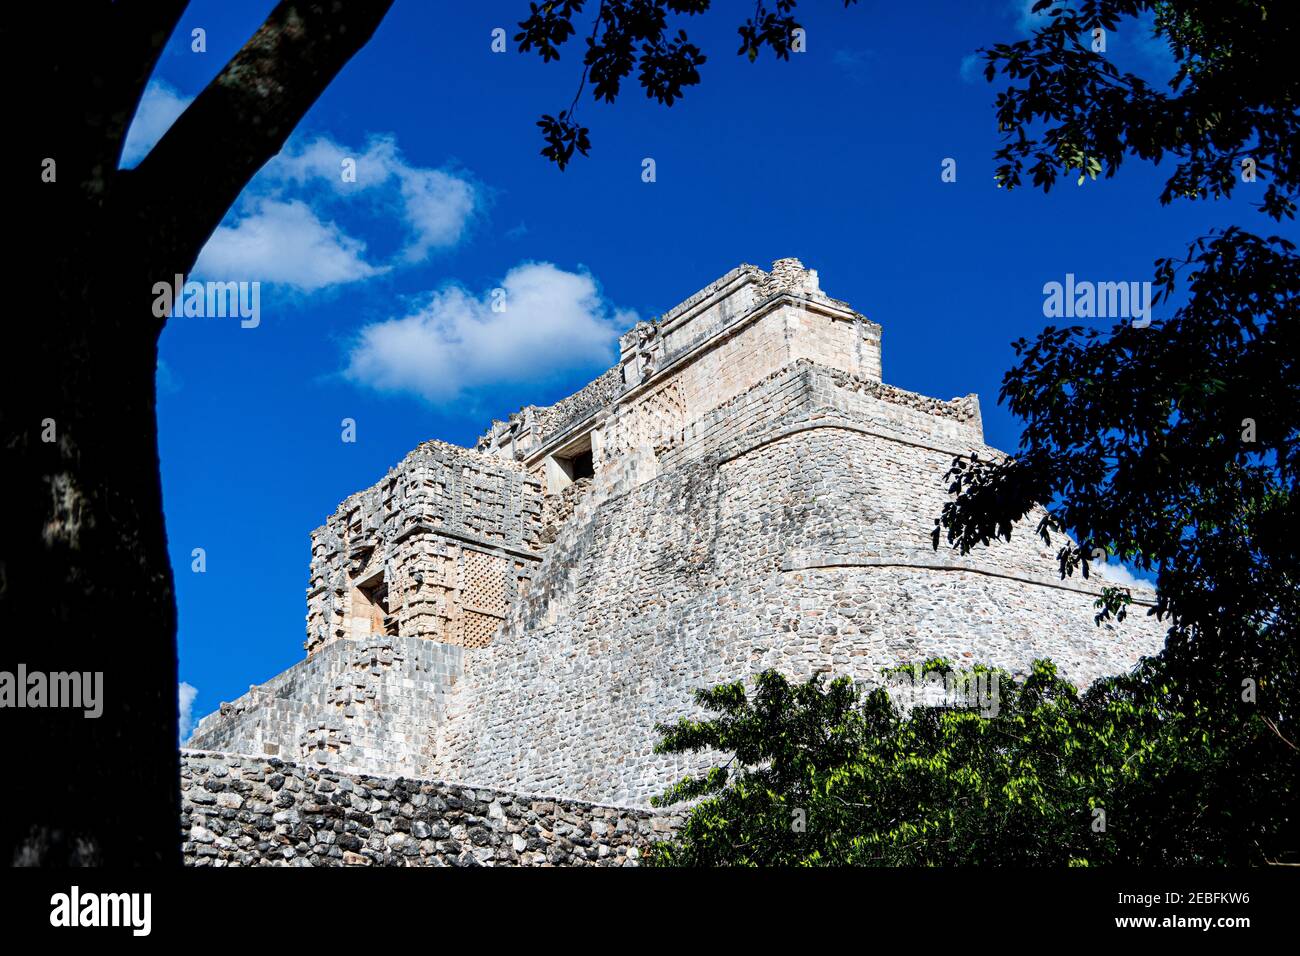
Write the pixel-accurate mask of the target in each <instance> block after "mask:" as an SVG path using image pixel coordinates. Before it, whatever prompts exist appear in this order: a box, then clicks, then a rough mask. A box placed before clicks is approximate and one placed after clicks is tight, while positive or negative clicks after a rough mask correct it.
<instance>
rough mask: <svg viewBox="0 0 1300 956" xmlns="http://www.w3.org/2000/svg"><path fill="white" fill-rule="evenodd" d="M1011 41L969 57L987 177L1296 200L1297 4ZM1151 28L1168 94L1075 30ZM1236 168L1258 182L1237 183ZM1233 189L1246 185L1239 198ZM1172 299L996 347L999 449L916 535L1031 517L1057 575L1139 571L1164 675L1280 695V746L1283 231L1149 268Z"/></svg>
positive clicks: (1073, 17)
mask: <svg viewBox="0 0 1300 956" xmlns="http://www.w3.org/2000/svg"><path fill="white" fill-rule="evenodd" d="M1034 9H1035V10H1036V11H1038V12H1040V13H1046V14H1047V15H1048V17H1047V22H1046V24H1045V25H1044V26H1042V27H1041V28H1039V29H1037V30H1036V31H1035V32H1034V35H1033V36H1032V37H1030V38H1029V39H1026V40H1022V41H1019V42H1016V43H1011V44H997V45H995V46H993V47H992V48H991V49H989V50H988V51H986V57H987V60H988V66H987V69H986V76H987V77H988V78H989V79H990V80H992V79H994V78H995V77H996V76H997V75H998V74H999V72H1000V73H1001V75H1002V77H1003V78H1004V79H1005V80H1006V81H1007V82H1008V86H1007V87H1006V88H1005V89H1003V90H1002V91H1001V92H1000V93H999V94H998V96H997V101H996V115H997V120H998V124H999V128H1000V129H1001V130H1003V132H1004V133H1005V140H1006V142H1005V144H1004V146H1003V147H1002V148H1001V149H1000V150H999V151H998V154H997V158H998V159H999V160H1000V161H1001V162H1000V165H999V167H998V172H997V178H998V181H999V183H1000V184H1001V185H1003V186H1006V187H1007V188H1014V187H1016V186H1019V185H1020V184H1021V176H1022V173H1023V172H1024V171H1025V169H1026V168H1027V167H1028V169H1029V170H1030V175H1031V177H1032V180H1033V183H1034V184H1035V185H1036V186H1039V187H1040V188H1042V189H1043V190H1044V191H1048V190H1050V189H1051V187H1052V185H1053V183H1054V182H1055V180H1056V177H1057V176H1058V175H1061V174H1070V173H1071V172H1072V171H1075V170H1077V171H1079V172H1080V173H1083V172H1085V171H1086V172H1088V173H1089V174H1092V175H1094V177H1095V174H1096V173H1099V172H1100V173H1104V176H1105V177H1106V178H1109V177H1111V176H1114V175H1115V174H1116V172H1117V171H1118V169H1119V168H1120V167H1121V165H1122V164H1123V163H1124V162H1125V161H1127V160H1130V159H1138V160H1145V161H1151V162H1161V161H1166V162H1168V161H1173V163H1174V168H1173V172H1172V174H1171V175H1170V177H1169V179H1168V180H1167V181H1166V183H1165V186H1164V189H1163V191H1162V192H1161V194H1160V201H1161V202H1162V203H1168V202H1170V201H1172V200H1173V199H1175V198H1191V199H1203V198H1228V197H1230V196H1232V195H1233V194H1234V191H1236V190H1242V191H1246V190H1262V197H1261V199H1260V201H1259V202H1258V203H1257V205H1258V207H1259V208H1260V210H1261V211H1262V212H1263V213H1265V214H1266V215H1267V216H1269V217H1271V218H1272V219H1283V218H1289V217H1292V216H1293V215H1294V211H1295V193H1296V189H1297V188H1298V186H1300V163H1298V162H1297V154H1296V148H1295V147H1296V143H1298V142H1300V113H1298V111H1297V104H1298V103H1300V74H1298V73H1297V72H1296V71H1295V70H1294V69H1293V68H1292V64H1291V60H1292V58H1293V57H1294V51H1295V49H1296V48H1297V43H1298V42H1300V7H1297V6H1296V5H1295V4H1293V3H1279V2H1268V0H1198V2H1192V0H1162V2H1155V0H1090V2H1087V3H1081V4H1070V5H1067V4H1065V3H1063V2H1060V0H1039V2H1038V3H1036V4H1035V6H1034ZM1146 13H1150V14H1154V24H1155V35H1156V37H1158V38H1163V39H1165V40H1166V41H1167V42H1168V43H1169V47H1170V52H1171V53H1172V55H1173V57H1174V59H1175V61H1176V63H1177V65H1178V70H1177V73H1176V75H1175V76H1174V78H1173V80H1172V81H1171V82H1170V84H1169V89H1168V90H1167V91H1162V90H1158V89H1156V88H1155V87H1153V86H1151V85H1149V84H1148V83H1146V82H1145V81H1144V80H1142V79H1141V78H1139V77H1137V76H1134V75H1133V74H1130V73H1120V72H1119V71H1118V70H1117V69H1116V67H1115V66H1114V65H1113V64H1112V63H1111V62H1110V61H1109V60H1108V59H1107V57H1106V55H1105V54H1101V53H1096V52H1093V51H1092V49H1091V48H1090V45H1089V42H1090V39H1091V36H1092V31H1093V30H1094V29H1103V30H1108V31H1109V30H1114V29H1116V28H1117V26H1118V25H1119V23H1120V22H1121V21H1122V20H1124V19H1126V18H1128V19H1130V23H1129V24H1128V25H1127V27H1126V29H1136V28H1137V22H1136V21H1134V20H1132V18H1134V17H1137V16H1138V15H1141V14H1146ZM1244 161H1248V162H1249V163H1251V164H1253V167H1254V169H1255V171H1256V173H1257V179H1258V181H1257V182H1256V181H1255V180H1253V179H1250V178H1248V177H1246V176H1245V175H1244V173H1243V168H1242V163H1243V162H1244ZM1248 183H1249V185H1247V184H1248ZM1180 275H1181V281H1182V286H1183V292H1184V303H1183V304H1182V305H1181V306H1179V307H1178V308H1177V309H1175V310H1174V311H1173V313H1172V315H1170V316H1168V317H1167V318H1163V319H1156V320H1155V321H1153V322H1152V323H1151V324H1150V325H1149V326H1148V327H1145V328H1139V327H1135V326H1132V325H1123V324H1121V325H1117V326H1115V327H1114V328H1113V329H1112V330H1111V331H1110V332H1109V333H1108V334H1107V333H1103V332H1100V331H1098V330H1095V329H1087V328H1084V327H1082V326H1074V327H1069V328H1056V327H1048V328H1047V329H1045V330H1044V331H1043V332H1042V333H1040V334H1039V335H1038V336H1037V337H1036V338H1035V340H1034V341H1032V342H1027V341H1025V340H1023V339H1022V340H1020V341H1018V342H1016V343H1015V349H1016V354H1017V356H1018V360H1019V361H1018V363H1017V365H1016V366H1015V367H1014V368H1012V369H1011V370H1010V371H1009V372H1007V374H1006V376H1005V377H1004V379H1003V385H1002V391H1001V396H1000V399H1001V401H1003V402H1004V403H1006V404H1007V405H1008V407H1009V408H1010V409H1011V411H1012V412H1013V413H1015V414H1016V415H1017V416H1018V417H1020V418H1021V419H1023V420H1024V422H1025V429H1024V432H1023V434H1022V436H1021V442H1020V448H1019V450H1018V452H1017V453H1016V454H1015V455H1014V456H1011V457H1008V458H1003V459H998V460H992V461H990V460H987V459H978V458H976V459H973V460H958V461H955V462H954V463H953V468H952V470H951V471H950V472H949V478H950V480H951V482H952V485H951V489H950V490H951V491H952V492H953V493H954V495H955V497H954V500H952V501H951V502H949V503H948V504H947V505H946V506H945V508H944V510H943V514H942V516H941V518H940V519H939V520H937V521H936V522H935V525H936V526H935V529H934V545H935V547H936V548H937V547H938V546H939V544H940V540H941V536H942V535H943V534H944V533H945V532H946V538H947V541H948V543H949V544H951V545H954V546H956V547H957V548H958V549H959V550H960V551H962V552H963V553H966V552H969V551H970V550H971V549H972V548H974V547H977V546H981V545H984V544H987V543H988V542H990V541H992V540H993V539H995V538H999V537H1001V538H1008V537H1010V535H1011V529H1012V527H1013V524H1014V523H1015V522H1017V521H1019V520H1020V519H1022V518H1023V517H1024V516H1025V515H1027V514H1028V513H1029V511H1030V509H1031V508H1033V507H1034V506H1035V505H1036V504H1037V503H1040V502H1041V503H1043V504H1044V505H1045V507H1046V510H1047V515H1046V517H1045V518H1044V519H1043V520H1042V521H1041V522H1040V523H1039V526H1038V529H1037V530H1038V533H1039V534H1040V535H1041V536H1042V537H1043V539H1044V540H1045V541H1050V540H1051V535H1052V534H1053V533H1054V532H1057V533H1059V532H1069V533H1070V534H1072V535H1073V536H1074V537H1075V538H1076V540H1077V541H1078V544H1077V546H1076V545H1073V544H1071V543H1070V542H1069V541H1068V540H1065V541H1063V543H1062V546H1061V548H1060V550H1059V552H1058V558H1059V562H1060V570H1061V574H1062V576H1063V577H1064V576H1066V575H1070V574H1072V573H1074V571H1075V570H1080V571H1081V572H1082V574H1083V575H1084V576H1085V577H1087V576H1088V569H1089V561H1090V560H1092V559H1093V556H1094V555H1097V554H1098V553H1099V552H1104V553H1105V554H1106V555H1108V556H1111V557H1118V558H1120V559H1122V560H1124V561H1125V562H1127V563H1129V564H1131V565H1134V566H1136V567H1138V568H1140V569H1142V570H1144V571H1148V572H1155V573H1156V575H1157V588H1158V592H1159V597H1158V604H1157V607H1156V609H1155V612H1156V613H1157V614H1158V615H1159V616H1160V617H1161V618H1162V619H1167V620H1168V621H1169V623H1170V631H1169V642H1168V649H1167V652H1166V665H1167V666H1168V667H1169V668H1170V669H1171V673H1173V674H1176V676H1177V679H1178V681H1179V682H1180V684H1185V685H1187V684H1200V685H1202V686H1203V687H1204V691H1203V693H1204V694H1206V695H1207V696H1213V695H1214V694H1215V693H1217V692H1218V690H1219V689H1221V688H1222V687H1224V686H1239V685H1240V682H1241V681H1243V680H1256V681H1263V682H1266V683H1269V684H1270V685H1271V686H1274V687H1276V688H1285V689H1286V692H1285V693H1281V694H1280V695H1279V699H1278V700H1277V702H1276V712H1275V713H1274V714H1273V718H1272V719H1274V720H1275V721H1276V723H1277V725H1278V726H1279V728H1280V732H1281V734H1282V735H1283V736H1284V737H1285V738H1286V739H1288V740H1291V741H1295V740H1296V739H1298V738H1297V731H1300V721H1298V720H1297V714H1296V700H1297V697H1298V695H1297V694H1296V691H1297V690H1300V680H1298V679H1297V673H1296V668H1295V665H1294V658H1293V656H1292V655H1291V654H1290V648H1291V646H1292V645H1293V644H1294V643H1295V641H1296V640H1297V636H1298V635H1297V625H1298V624H1300V587H1298V586H1297V583H1298V582H1297V580H1296V575H1297V569H1298V568H1300V511H1298V510H1297V495H1296V475H1297V467H1298V466H1300V459H1298V457H1297V454H1298V449H1300V368H1298V367H1297V364H1296V357H1297V355H1300V323H1298V321H1297V313H1298V307H1300V259H1298V258H1297V257H1296V255H1295V247H1294V245H1293V244H1292V243H1291V242H1289V241H1287V240H1286V239H1283V238H1281V237H1277V236H1273V237H1268V238H1263V237H1260V236H1256V235H1253V234H1252V233H1250V232H1248V231H1246V230H1244V229H1241V228H1238V227H1235V226H1234V227H1230V228H1225V229H1221V230H1215V231H1212V232H1211V233H1209V234H1208V235H1205V236H1202V237H1200V238H1198V239H1196V240H1194V241H1193V242H1192V243H1191V244H1190V247H1189V249H1188V252H1187V254H1186V256H1184V257H1181V258H1160V259H1157V260H1156V262H1155V275H1154V286H1155V289H1156V296H1155V302H1156V304H1164V305H1165V306H1166V307H1169V306H1171V305H1172V301H1173V298H1174V295H1175V292H1176V291H1178V285H1179V279H1180ZM1127 605H1128V595H1127V593H1125V592H1123V591H1121V590H1120V589H1116V588H1107V589H1106V593H1105V594H1104V596H1103V598H1102V600H1101V601H1100V602H1099V606H1100V614H1099V619H1105V618H1107V617H1111V616H1114V617H1116V618H1119V619H1122V618H1123V617H1124V615H1125V613H1126V610H1127Z"/></svg>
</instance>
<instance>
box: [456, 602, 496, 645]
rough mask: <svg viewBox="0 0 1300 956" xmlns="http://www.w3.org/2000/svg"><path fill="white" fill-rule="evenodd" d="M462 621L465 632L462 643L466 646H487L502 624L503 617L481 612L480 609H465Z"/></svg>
mask: <svg viewBox="0 0 1300 956" xmlns="http://www.w3.org/2000/svg"><path fill="white" fill-rule="evenodd" d="M462 622H463V626H464V632H465V633H464V636H463V638H462V645H463V646H465V647H487V646H488V645H489V644H491V643H492V636H493V635H494V634H496V632H497V628H498V627H500V626H501V618H499V617H493V616H492V615H491V614H480V613H478V611H465V612H464V617H463V618H462Z"/></svg>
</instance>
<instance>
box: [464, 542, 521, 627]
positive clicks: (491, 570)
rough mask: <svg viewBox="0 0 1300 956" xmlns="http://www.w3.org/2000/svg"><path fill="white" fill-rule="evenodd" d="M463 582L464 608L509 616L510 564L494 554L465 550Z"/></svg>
mask: <svg viewBox="0 0 1300 956" xmlns="http://www.w3.org/2000/svg"><path fill="white" fill-rule="evenodd" d="M461 560H462V561H463V562H464V563H463V564H462V568H463V573H464V576H465V577H464V583H463V584H462V585H461V592H460V602H461V604H462V605H463V606H465V607H471V608H477V609H478V610H480V611H486V612H487V613H488V614H498V615H502V616H504V615H505V613H506V574H507V573H508V572H509V564H508V563H507V561H506V559H505V558H503V557H500V556H499V555H495V554H486V553H484V552H482V551H472V550H470V549H469V548H466V549H465V550H464V552H463V557H462V559H461Z"/></svg>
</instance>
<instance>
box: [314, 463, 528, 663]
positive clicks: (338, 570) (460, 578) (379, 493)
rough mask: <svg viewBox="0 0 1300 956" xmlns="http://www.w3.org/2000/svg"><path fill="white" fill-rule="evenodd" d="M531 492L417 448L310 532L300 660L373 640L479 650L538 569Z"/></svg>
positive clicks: (490, 470) (520, 473) (508, 474)
mask: <svg viewBox="0 0 1300 956" xmlns="http://www.w3.org/2000/svg"><path fill="white" fill-rule="evenodd" d="M541 527H542V505H541V485H540V483H539V482H538V481H537V479H536V478H534V477H531V476H530V475H528V474H527V473H526V471H525V469H524V468H523V466H522V465H520V464H519V463H517V462H515V461H513V460H506V459H502V458H495V457H489V456H486V455H480V454H476V453H475V452H473V451H470V450H469V449H465V448H458V447H456V446H454V445H448V444H445V443H443V442H426V443H425V444H423V445H421V446H420V447H419V448H417V449H416V450H415V451H413V452H412V453H411V454H410V455H408V456H407V457H406V458H405V459H403V460H402V462H401V463H400V464H399V465H398V466H397V467H396V468H394V469H393V470H392V471H390V472H389V473H388V475H387V476H386V477H385V478H384V479H383V480H382V481H381V482H379V483H378V484H376V485H374V486H373V487H371V488H368V489H366V490H365V491H362V492H358V493H357V494H355V495H352V496H351V497H350V498H348V499H347V500H346V501H344V502H343V503H342V504H341V505H340V506H339V508H338V510H337V511H336V512H335V513H334V515H333V516H332V517H331V518H330V519H329V520H328V521H327V522H326V524H325V525H324V526H323V527H321V528H318V529H317V530H316V531H314V532H313V533H312V559H311V571H310V574H311V585H310V586H309V587H308V590H307V641H306V643H305V645H304V646H305V647H306V649H307V651H308V653H309V654H310V653H315V652H316V651H318V650H319V649H320V648H322V647H324V646H326V645H328V644H329V643H331V642H332V641H335V640H339V639H342V638H345V637H352V638H362V637H366V636H368V635H371V634H386V635H389V636H419V637H426V638H428V639H430V640H436V641H441V642H444V643H448V644H459V645H463V646H466V647H480V646H482V645H483V644H485V643H486V642H487V641H488V640H490V639H491V635H492V633H493V632H494V631H495V630H496V628H497V627H498V626H499V624H500V622H501V620H502V618H503V616H504V613H505V609H506V607H507V606H508V604H509V602H510V601H511V600H513V598H514V596H515V595H516V594H517V593H518V591H519V588H520V586H521V584H520V582H521V581H525V580H526V579H527V577H528V575H529V574H530V573H531V569H532V567H533V566H534V565H535V564H536V562H537V560H538V558H539V553H540V549H541V544H540V542H539V540H538V536H539V534H540V531H541Z"/></svg>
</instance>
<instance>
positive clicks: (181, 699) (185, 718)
mask: <svg viewBox="0 0 1300 956" xmlns="http://www.w3.org/2000/svg"><path fill="white" fill-rule="evenodd" d="M198 693H199V689H198V688H197V687H195V686H194V685H193V684H188V683H186V682H185V681H181V682H180V683H179V684H178V685H177V686H176V694H177V704H178V709H177V712H178V714H179V715H180V736H181V743H182V744H183V743H185V741H186V740H188V739H189V736H190V733H191V732H192V731H193V730H194V698H195V697H196V696H198Z"/></svg>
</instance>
